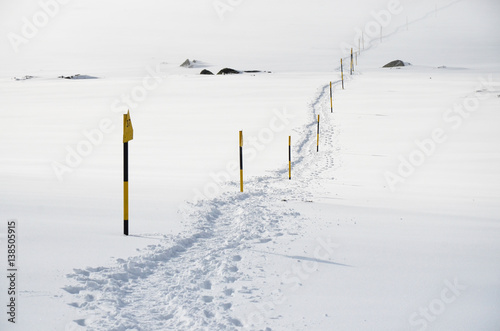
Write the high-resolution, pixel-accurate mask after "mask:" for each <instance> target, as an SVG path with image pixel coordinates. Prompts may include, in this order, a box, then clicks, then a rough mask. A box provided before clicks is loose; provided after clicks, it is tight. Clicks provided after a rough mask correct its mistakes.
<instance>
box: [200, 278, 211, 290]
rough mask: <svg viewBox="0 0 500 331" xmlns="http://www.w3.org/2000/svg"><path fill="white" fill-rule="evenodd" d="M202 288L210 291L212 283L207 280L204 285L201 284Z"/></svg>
mask: <svg viewBox="0 0 500 331" xmlns="http://www.w3.org/2000/svg"><path fill="white" fill-rule="evenodd" d="M201 288H203V289H205V290H210V289H212V282H211V281H209V280H206V281H204V282H203V283H202V284H201Z"/></svg>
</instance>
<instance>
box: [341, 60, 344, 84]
mask: <svg viewBox="0 0 500 331" xmlns="http://www.w3.org/2000/svg"><path fill="white" fill-rule="evenodd" d="M340 77H341V78H342V89H344V65H343V64H342V59H340Z"/></svg>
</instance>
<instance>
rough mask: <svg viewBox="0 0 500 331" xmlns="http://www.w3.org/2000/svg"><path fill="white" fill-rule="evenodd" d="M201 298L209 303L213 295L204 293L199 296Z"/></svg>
mask: <svg viewBox="0 0 500 331" xmlns="http://www.w3.org/2000/svg"><path fill="white" fill-rule="evenodd" d="M201 300H203V302H205V303H210V302H212V301H213V300H214V297H213V296H210V295H204V296H202V297H201Z"/></svg>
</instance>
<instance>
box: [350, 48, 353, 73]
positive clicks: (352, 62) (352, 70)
mask: <svg viewBox="0 0 500 331" xmlns="http://www.w3.org/2000/svg"><path fill="white" fill-rule="evenodd" d="M350 69H351V75H352V72H353V71H354V63H353V58H352V48H351V67H350Z"/></svg>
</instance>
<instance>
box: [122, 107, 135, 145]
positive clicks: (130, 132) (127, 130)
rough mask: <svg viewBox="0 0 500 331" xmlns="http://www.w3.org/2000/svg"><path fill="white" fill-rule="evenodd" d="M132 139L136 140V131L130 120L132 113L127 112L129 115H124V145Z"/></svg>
mask: <svg viewBox="0 0 500 331" xmlns="http://www.w3.org/2000/svg"><path fill="white" fill-rule="evenodd" d="M132 139H134V129H133V128H132V121H131V120H130V111H127V114H124V115H123V143H126V142H128V141H129V140H132Z"/></svg>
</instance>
